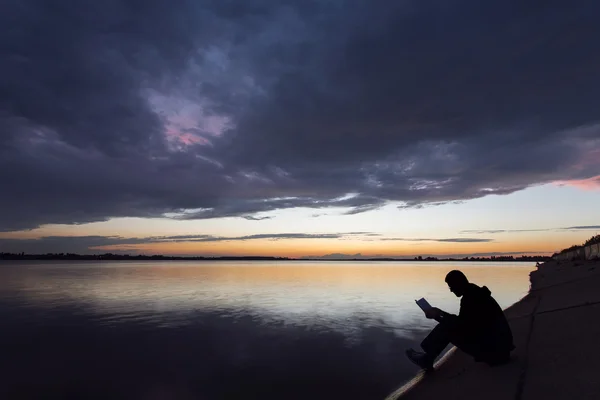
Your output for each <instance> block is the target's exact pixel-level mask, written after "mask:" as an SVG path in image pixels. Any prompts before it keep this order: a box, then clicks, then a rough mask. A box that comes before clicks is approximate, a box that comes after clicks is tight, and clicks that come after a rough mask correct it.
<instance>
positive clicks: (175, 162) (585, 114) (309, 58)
mask: <svg viewBox="0 0 600 400" xmlns="http://www.w3.org/2000/svg"><path fill="white" fill-rule="evenodd" d="M598 17H600V6H599V5H598V3H597V2H594V1H591V0H589V1H586V0H581V1H575V2H570V3H569V4H567V3H565V2H559V1H550V2H536V1H525V2H523V1H516V0H514V1H513V0H510V1H495V0H494V1H488V2H485V3H481V2H476V1H473V0H460V1H454V2H440V1H434V0H431V1H430V0H425V1H422V0H419V1H417V0H413V1H404V2H397V1H391V0H390V1H382V2H378V3H377V5H375V4H374V3H373V2H372V1H367V0H355V1H350V2H340V1H317V0H287V1H281V2H277V3H273V2H265V1H262V0H248V1H244V2H236V3H235V4H234V3H232V2H224V1H220V0H219V1H217V0H214V1H212V0H205V1H190V0H174V1H172V2H169V3H168V4H167V3H166V2H163V1H159V0H148V1H144V2H140V1H135V0H109V1H103V2H97V1H91V0H81V1H77V2H74V3H69V4H66V3H65V2H47V1H43V0H19V1H17V0H8V1H4V2H2V4H1V5H0V182H2V190H1V192H0V230H18V229H29V228H34V227H36V226H39V225H40V224H47V223H86V222H91V221H100V220H105V219H108V218H111V217H122V216H136V217H158V216H163V215H164V214H165V213H166V214H167V215H168V216H172V217H173V218H178V219H194V218H198V219H200V218H218V217H224V216H229V217H244V218H247V219H253V218H254V219H257V218H263V217H258V216H254V215H253V214H255V213H259V212H268V211H272V210H277V209H283V208H297V207H310V208H332V207H340V208H342V209H343V210H344V211H342V212H343V213H345V214H355V213H359V212H366V211H369V210H373V209H377V208H378V207H381V206H382V205H384V204H386V203H387V202H390V201H394V202H398V204H400V206H401V207H421V206H424V205H429V204H432V205H435V204H444V203H446V202H452V201H462V200H468V199H473V198H477V197H482V196H486V195H489V194H507V193H511V192H514V191H517V190H521V189H524V188H526V187H529V186H531V185H536V184H542V183H546V182H552V181H556V180H561V181H564V180H570V179H585V178H590V177H593V176H597V175H600V166H599V164H598V159H600V157H598V154H600V153H599V152H600V117H598V113H597V110H598V109H599V108H600V99H599V98H598V96H597V93H598V92H600V74H598V72H597V71H598V70H600V59H599V58H598V57H597V56H596V54H598V52H599V50H600V48H599V45H598V41H597V40H596V37H598V35H600V27H599V25H598V24H597V20H598ZM374 21H376V23H374Z"/></svg>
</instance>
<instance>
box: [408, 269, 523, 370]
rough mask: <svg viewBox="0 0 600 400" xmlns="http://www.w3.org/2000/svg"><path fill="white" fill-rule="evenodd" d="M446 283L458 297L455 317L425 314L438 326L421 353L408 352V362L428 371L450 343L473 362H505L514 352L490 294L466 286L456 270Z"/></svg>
mask: <svg viewBox="0 0 600 400" xmlns="http://www.w3.org/2000/svg"><path fill="white" fill-rule="evenodd" d="M446 283H447V284H448V287H449V288H450V291H451V292H452V293H454V294H455V295H456V296H457V297H461V296H462V299H461V301H460V312H459V314H458V315H453V314H449V313H447V312H445V311H442V310H440V309H439V308H435V307H432V308H430V309H427V310H425V316H426V317H427V318H429V319H435V320H436V321H437V322H439V324H438V325H437V326H436V327H435V328H434V329H433V330H432V331H431V333H429V335H427V337H426V338H425V340H423V342H422V343H421V347H422V348H423V350H425V352H419V351H415V350H413V349H408V350H407V351H406V355H407V356H408V358H410V360H411V361H412V362H413V363H415V364H417V365H418V366H420V367H421V368H423V369H432V368H433V362H434V360H435V359H436V357H437V356H439V355H440V354H441V352H442V351H444V349H445V348H446V346H448V344H449V343H452V344H453V345H455V346H456V347H458V348H459V349H461V350H462V351H464V352H465V353H467V354H469V355H471V356H473V357H474V358H475V361H483V362H486V363H488V364H489V365H499V364H503V363H506V362H508V361H509V359H510V352H511V350H513V349H514V348H515V346H514V345H513V337H512V332H511V330H510V327H509V326H508V321H507V320H506V317H505V316H504V312H503V311H502V308H500V306H499V305H498V303H497V302H496V300H494V298H493V297H492V295H491V292H490V290H489V289H488V288H487V287H485V286H483V287H479V286H477V285H475V284H473V283H469V281H468V279H467V277H466V276H465V275H464V274H463V273H462V272H460V271H456V270H455V271H450V272H449V273H448V275H446Z"/></svg>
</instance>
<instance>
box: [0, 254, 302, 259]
mask: <svg viewBox="0 0 600 400" xmlns="http://www.w3.org/2000/svg"><path fill="white" fill-rule="evenodd" d="M0 260H84V261H85V260H90V261H92V260H132V261H146V260H161V261H169V260H190V261H201V260H229V261H232V260H290V258H287V257H262V256H245V257H233V256H224V257H177V256H163V255H151V256H147V255H129V254H112V253H106V254H74V253H47V254H25V253H0Z"/></svg>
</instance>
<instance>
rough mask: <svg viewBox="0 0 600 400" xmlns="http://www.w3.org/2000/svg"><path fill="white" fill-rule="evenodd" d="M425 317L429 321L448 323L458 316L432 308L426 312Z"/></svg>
mask: <svg viewBox="0 0 600 400" xmlns="http://www.w3.org/2000/svg"><path fill="white" fill-rule="evenodd" d="M425 316H426V317H427V318H429V319H435V320H436V321H437V322H443V321H447V320H449V319H452V318H456V315H454V314H450V313H447V312H446V311H442V310H440V309H439V308H437V307H431V308H430V309H428V310H426V311H425Z"/></svg>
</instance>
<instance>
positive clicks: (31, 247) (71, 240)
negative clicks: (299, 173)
mask: <svg viewBox="0 0 600 400" xmlns="http://www.w3.org/2000/svg"><path fill="white" fill-rule="evenodd" d="M377 235H378V234H376V233H372V232H345V233H260V234H255V235H243V236H214V235H173V236H148V237H139V238H126V237H121V236H44V237H41V238H37V239H14V238H10V239H8V238H0V252H7V253H20V252H25V253H27V254H46V253H80V254H87V253H100V252H103V251H102V250H101V249H98V248H101V247H106V246H123V247H121V248H123V249H130V250H131V249H133V250H135V245H140V244H151V243H181V242H234V241H247V240H294V239H346V238H355V239H356V238H359V237H362V236H365V237H366V236H377Z"/></svg>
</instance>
